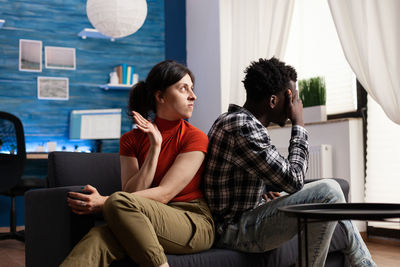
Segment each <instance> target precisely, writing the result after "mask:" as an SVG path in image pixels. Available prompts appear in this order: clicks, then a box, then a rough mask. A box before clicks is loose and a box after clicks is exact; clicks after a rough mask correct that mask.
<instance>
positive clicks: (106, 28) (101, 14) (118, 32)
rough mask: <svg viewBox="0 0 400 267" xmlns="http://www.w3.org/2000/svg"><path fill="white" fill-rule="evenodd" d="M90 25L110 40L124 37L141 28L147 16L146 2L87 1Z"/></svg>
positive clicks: (129, 0) (137, 0)
mask: <svg viewBox="0 0 400 267" xmlns="http://www.w3.org/2000/svg"><path fill="white" fill-rule="evenodd" d="M86 13H87V16H88V18H89V21H90V23H91V24H92V25H93V27H95V28H96V29H97V30H98V31H99V32H101V33H102V34H104V35H106V36H109V37H111V38H121V37H126V36H128V35H131V34H133V33H135V32H136V31H137V30H139V29H140V27H142V25H143V23H144V20H145V19H146V16H147V3H146V0H88V1H87V3H86Z"/></svg>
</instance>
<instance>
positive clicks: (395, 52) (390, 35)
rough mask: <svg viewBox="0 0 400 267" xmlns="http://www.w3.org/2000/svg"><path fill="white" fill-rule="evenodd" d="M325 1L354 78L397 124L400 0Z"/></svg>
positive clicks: (399, 110)
mask: <svg viewBox="0 0 400 267" xmlns="http://www.w3.org/2000/svg"><path fill="white" fill-rule="evenodd" d="M328 1H329V6H330V9H331V13H332V16H333V19H334V21H335V25H336V29H337V32H338V35H339V38H340V41H341V44H342V48H343V51H344V53H345V56H346V58H347V61H348V62H349V64H350V66H351V67H352V69H353V71H354V73H355V74H356V76H357V79H358V80H359V81H360V83H361V84H362V85H363V87H364V88H365V89H366V90H367V92H368V94H369V95H370V96H371V97H372V98H373V99H374V100H375V101H376V102H377V103H378V104H379V105H380V106H381V107H382V109H383V110H384V112H385V113H386V115H387V116H388V117H389V118H390V119H391V120H392V121H393V122H395V123H397V124H400V86H399V84H400V16H399V11H400V1H398V0H385V1H381V0H368V1H366V0H352V1H348V0H328Z"/></svg>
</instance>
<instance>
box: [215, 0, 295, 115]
mask: <svg viewBox="0 0 400 267" xmlns="http://www.w3.org/2000/svg"><path fill="white" fill-rule="evenodd" d="M293 5H294V0H251V1H249V0H220V30H221V87H222V90H221V92H222V107H223V108H225V110H224V111H226V109H227V107H228V104H229V103H235V104H239V105H242V104H243V103H244V101H245V99H246V97H245V96H246V93H245V90H244V87H243V83H242V82H241V81H242V80H243V78H244V70H245V68H246V67H247V66H248V65H249V64H250V62H251V61H254V60H258V59H259V58H270V57H272V56H275V57H277V58H283V56H284V54H285V48H286V43H287V39H288V34H289V28H290V22H291V18H292V13H293Z"/></svg>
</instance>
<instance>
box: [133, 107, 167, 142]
mask: <svg viewBox="0 0 400 267" xmlns="http://www.w3.org/2000/svg"><path fill="white" fill-rule="evenodd" d="M132 114H133V118H134V120H135V121H136V125H137V127H138V129H139V130H141V131H142V132H144V133H147V135H148V136H149V139H150V145H153V146H161V143H162V136H161V133H160V131H159V130H158V128H157V125H156V124H155V123H153V122H151V121H149V120H146V119H145V118H143V117H142V115H140V114H139V113H138V112H136V111H132Z"/></svg>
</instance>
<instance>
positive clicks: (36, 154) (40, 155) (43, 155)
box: [26, 152, 49, 159]
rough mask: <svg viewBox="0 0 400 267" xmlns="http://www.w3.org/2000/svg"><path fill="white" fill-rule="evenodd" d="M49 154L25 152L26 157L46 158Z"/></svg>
mask: <svg viewBox="0 0 400 267" xmlns="http://www.w3.org/2000/svg"><path fill="white" fill-rule="evenodd" d="M48 157H49V154H47V153H43V152H31V153H26V159H48Z"/></svg>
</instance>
